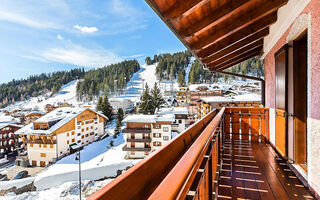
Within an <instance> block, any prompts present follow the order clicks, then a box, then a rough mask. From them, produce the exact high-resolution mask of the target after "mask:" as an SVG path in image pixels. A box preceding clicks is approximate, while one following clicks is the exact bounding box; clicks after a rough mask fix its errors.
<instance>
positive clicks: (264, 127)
mask: <svg viewBox="0 0 320 200" xmlns="http://www.w3.org/2000/svg"><path fill="white" fill-rule="evenodd" d="M224 132H225V137H226V138H228V139H229V138H230V139H242V140H252V141H258V140H259V139H261V140H269V109H268V108H235V107H228V108H226V109H225V117H224Z"/></svg>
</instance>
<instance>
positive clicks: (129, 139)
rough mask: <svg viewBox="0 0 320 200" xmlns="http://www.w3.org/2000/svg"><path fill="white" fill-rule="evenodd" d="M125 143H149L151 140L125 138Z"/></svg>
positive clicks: (148, 138) (145, 138)
mask: <svg viewBox="0 0 320 200" xmlns="http://www.w3.org/2000/svg"><path fill="white" fill-rule="evenodd" d="M127 142H151V138H150V137H143V138H127Z"/></svg>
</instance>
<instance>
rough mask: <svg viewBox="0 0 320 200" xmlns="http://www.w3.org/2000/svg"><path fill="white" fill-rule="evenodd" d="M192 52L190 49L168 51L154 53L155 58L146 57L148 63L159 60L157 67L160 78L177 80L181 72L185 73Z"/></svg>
mask: <svg viewBox="0 0 320 200" xmlns="http://www.w3.org/2000/svg"><path fill="white" fill-rule="evenodd" d="M191 57H192V53H191V52H190V51H182V52H177V53H174V54H170V53H166V54H160V55H154V57H153V59H151V58H150V57H146V59H145V61H146V64H147V65H150V64H154V63H156V62H158V64H157V67H156V75H157V77H158V78H159V80H160V81H161V80H175V79H176V78H177V77H178V75H179V73H184V74H185V72H184V70H185V68H186V67H187V66H188V64H189V63H190V59H191Z"/></svg>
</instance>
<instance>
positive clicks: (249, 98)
mask: <svg viewBox="0 0 320 200" xmlns="http://www.w3.org/2000/svg"><path fill="white" fill-rule="evenodd" d="M201 100H202V101H204V102H206V103H216V102H217V103H219V102H235V101H261V96H260V95H257V94H243V95H236V96H233V97H232V98H231V97H221V96H213V97H205V98H201Z"/></svg>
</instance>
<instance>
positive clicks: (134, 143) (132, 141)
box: [123, 114, 175, 158]
mask: <svg viewBox="0 0 320 200" xmlns="http://www.w3.org/2000/svg"><path fill="white" fill-rule="evenodd" d="M174 120H175V116H174V115H173V114H167V115H162V116H160V115H130V116H128V117H126V118H125V119H124V120H123V122H124V123H126V128H125V129H124V130H123V133H124V134H125V139H126V145H125V146H124V147H123V150H124V151H126V152H127V158H144V157H146V156H147V155H149V154H150V153H151V152H153V151H156V150H157V149H159V148H161V147H163V146H165V145H166V144H168V143H169V142H170V140H171V138H172V137H171V132H172V129H171V124H172V123H173V122H174Z"/></svg>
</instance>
